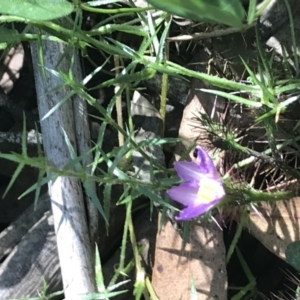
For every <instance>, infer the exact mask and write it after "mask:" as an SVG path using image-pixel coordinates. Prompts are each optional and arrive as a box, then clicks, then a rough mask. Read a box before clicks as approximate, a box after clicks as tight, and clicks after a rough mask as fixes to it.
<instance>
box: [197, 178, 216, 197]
mask: <svg viewBox="0 0 300 300" xmlns="http://www.w3.org/2000/svg"><path fill="white" fill-rule="evenodd" d="M199 185H200V188H199V190H198V193H197V195H198V197H199V198H201V199H204V200H205V201H207V202H210V201H212V200H214V197H215V188H216V186H215V185H216V182H215V181H214V180H212V179H207V178H205V179H202V180H201V182H200V184H199Z"/></svg>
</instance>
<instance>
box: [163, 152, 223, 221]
mask: <svg viewBox="0 0 300 300" xmlns="http://www.w3.org/2000/svg"><path fill="white" fill-rule="evenodd" d="M194 155H195V157H196V158H197V162H193V161H178V162H175V163H174V168H175V170H176V172H177V174H178V176H179V177H180V178H181V179H183V180H184V181H185V182H183V183H181V184H180V185H176V186H173V187H172V188H170V189H169V190H168V191H167V194H168V195H169V196H170V198H172V199H173V200H174V201H177V202H179V203H181V204H183V205H184V206H185V208H184V209H182V210H181V211H180V213H179V215H178V217H176V220H177V221H180V220H188V219H192V218H195V217H198V216H200V215H202V214H203V213H205V212H206V211H208V210H209V209H211V208H212V207H213V206H214V205H216V204H217V203H218V202H219V201H220V200H221V199H222V198H223V197H224V196H225V190H224V186H223V183H222V181H221V179H220V178H219V175H218V173H217V170H216V168H215V166H214V163H213V161H212V160H211V158H210V157H209V155H208V153H207V152H206V151H204V150H203V149H202V148H201V147H200V146H196V149H195V152H194Z"/></svg>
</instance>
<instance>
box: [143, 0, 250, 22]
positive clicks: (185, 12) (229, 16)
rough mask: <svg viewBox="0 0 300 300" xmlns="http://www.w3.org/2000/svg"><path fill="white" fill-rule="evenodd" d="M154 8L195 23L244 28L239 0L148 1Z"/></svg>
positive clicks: (242, 11)
mask: <svg viewBox="0 0 300 300" xmlns="http://www.w3.org/2000/svg"><path fill="white" fill-rule="evenodd" d="M147 1H148V2H149V3H150V4H151V5H153V6H154V7H156V8H158V9H161V10H164V11H166V12H169V13H171V14H174V15H177V16H181V17H184V18H187V19H192V20H195V21H206V22H215V23H223V24H226V25H229V26H233V27H237V28H242V25H243V23H242V20H243V19H244V15H245V12H244V9H243V7H242V5H241V3H240V1H239V0H230V1H228V0H185V1H182V0H164V1H161V0H147Z"/></svg>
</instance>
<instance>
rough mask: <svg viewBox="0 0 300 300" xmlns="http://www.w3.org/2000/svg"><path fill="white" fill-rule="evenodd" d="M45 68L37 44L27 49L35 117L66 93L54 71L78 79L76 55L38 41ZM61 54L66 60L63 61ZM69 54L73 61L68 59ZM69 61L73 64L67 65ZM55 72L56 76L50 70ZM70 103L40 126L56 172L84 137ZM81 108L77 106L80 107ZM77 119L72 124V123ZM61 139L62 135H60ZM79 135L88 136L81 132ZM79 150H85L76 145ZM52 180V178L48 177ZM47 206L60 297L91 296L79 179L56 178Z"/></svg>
mask: <svg viewBox="0 0 300 300" xmlns="http://www.w3.org/2000/svg"><path fill="white" fill-rule="evenodd" d="M42 48H43V49H42V50H43V54H44V55H43V60H44V68H42V67H41V63H40V61H39V50H40V49H39V45H38V43H37V42H33V43H32V44H31V49H32V59H33V66H34V76H35V84H36V91H37V100H38V109H39V115H40V117H41V118H43V117H44V116H45V115H46V114H47V113H48V112H49V111H50V110H51V109H52V108H53V107H55V106H56V105H58V106H59V103H60V102H61V101H63V100H64V99H65V98H66V97H68V94H69V93H70V89H69V88H68V87H67V86H65V85H64V82H63V81H62V79H61V78H60V76H59V75H58V73H56V72H59V71H61V72H63V73H64V74H68V73H69V72H70V71H71V72H72V73H73V74H74V73H76V74H75V75H74V78H76V79H78V78H81V77H82V76H81V74H79V72H80V67H79V66H78V65H77V64H78V63H79V59H78V57H77V56H78V52H77V51H76V50H74V51H72V50H70V47H68V45H67V44H63V43H58V42H51V41H43V42H42ZM64 55H65V56H64ZM72 55H73V58H75V59H74V61H73V59H72ZM72 61H73V63H74V64H73V65H72V64H71V62H72ZM50 70H55V71H56V72H55V74H54V73H53V72H52V71H50ZM76 103H77V104H78V103H79V102H78V101H77V100H76V101H75V102H74V103H73V101H72V99H69V100H67V101H65V102H64V103H63V104H62V105H61V106H59V107H57V109H55V111H54V112H53V113H52V114H51V115H50V116H48V117H47V118H46V119H43V120H42V121H41V131H42V135H43V146H44V152H45V155H46V156H47V158H48V160H49V161H50V162H51V163H52V164H53V165H54V166H56V167H57V168H59V169H61V168H63V167H64V166H65V165H66V164H68V163H69V162H70V161H71V159H72V157H71V153H70V149H69V148H68V145H67V142H66V137H65V136H67V138H68V140H69V141H70V144H71V145H72V147H73V149H74V150H75V153H76V154H77V155H80V154H79V153H78V151H77V150H78V146H77V145H79V141H77V140H76V138H83V139H85V138H86V136H85V137H83V136H82V134H83V132H84V130H82V132H81V134H76V127H78V126H75V123H77V122H79V124H80V126H84V123H85V121H80V119H78V118H81V117H83V118H86V116H84V113H83V114H76V115H75V114H74V111H75V110H76V109H78V110H79V109H80V108H79V107H74V104H76ZM81 108H82V106H81ZM76 118H77V119H76ZM64 134H65V135H64ZM84 134H87V132H86V131H85V133H84ZM79 148H80V150H83V148H85V146H82V147H81V146H80V147H79ZM49 175H54V174H49ZM48 188H49V195H50V199H51V206H52V211H53V216H54V227H55V233H56V237H57V248H58V254H59V260H60V266H61V271H62V278H63V285H64V291H65V298H66V299H69V300H75V299H77V298H79V297H80V295H82V294H86V293H91V292H96V283H95V275H94V260H93V255H92V253H93V251H92V243H91V240H90V233H89V229H88V224H87V215H86V211H85V205H84V193H83V191H82V185H81V182H80V180H78V179H75V178H69V177H64V176H60V177H58V178H56V179H52V180H51V181H50V182H49V183H48Z"/></svg>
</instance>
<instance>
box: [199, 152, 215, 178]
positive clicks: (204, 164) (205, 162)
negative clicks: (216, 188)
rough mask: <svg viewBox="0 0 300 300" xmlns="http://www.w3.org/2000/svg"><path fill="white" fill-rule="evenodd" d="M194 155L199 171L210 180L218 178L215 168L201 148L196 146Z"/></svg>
mask: <svg viewBox="0 0 300 300" xmlns="http://www.w3.org/2000/svg"><path fill="white" fill-rule="evenodd" d="M194 154H196V156H197V160H198V164H199V171H200V172H201V173H202V174H205V175H207V176H210V177H211V178H218V174H217V170H216V167H215V165H214V163H213V161H212V159H211V158H210V156H209V155H208V153H207V152H206V151H205V150H204V149H202V147H200V146H196V148H195V152H194Z"/></svg>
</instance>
